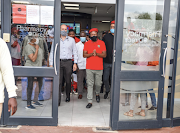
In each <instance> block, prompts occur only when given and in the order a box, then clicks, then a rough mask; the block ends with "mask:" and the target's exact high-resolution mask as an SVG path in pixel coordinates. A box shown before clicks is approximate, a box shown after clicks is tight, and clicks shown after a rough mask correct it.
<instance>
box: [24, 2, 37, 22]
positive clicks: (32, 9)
mask: <svg viewBox="0 0 180 133" xmlns="http://www.w3.org/2000/svg"><path fill="white" fill-rule="evenodd" d="M26 9H27V12H26V13H27V15H26V22H27V24H39V6H34V5H27V6H26Z"/></svg>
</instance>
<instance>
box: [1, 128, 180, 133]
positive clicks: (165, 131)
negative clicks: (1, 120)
mask: <svg viewBox="0 0 180 133" xmlns="http://www.w3.org/2000/svg"><path fill="white" fill-rule="evenodd" d="M95 132H98V133H108V132H109V133H180V127H174V128H162V129H156V130H129V131H96V128H92V127H63V126H61V127H48V126H46V127H33V126H22V127H18V128H14V129H2V128H0V133H95Z"/></svg>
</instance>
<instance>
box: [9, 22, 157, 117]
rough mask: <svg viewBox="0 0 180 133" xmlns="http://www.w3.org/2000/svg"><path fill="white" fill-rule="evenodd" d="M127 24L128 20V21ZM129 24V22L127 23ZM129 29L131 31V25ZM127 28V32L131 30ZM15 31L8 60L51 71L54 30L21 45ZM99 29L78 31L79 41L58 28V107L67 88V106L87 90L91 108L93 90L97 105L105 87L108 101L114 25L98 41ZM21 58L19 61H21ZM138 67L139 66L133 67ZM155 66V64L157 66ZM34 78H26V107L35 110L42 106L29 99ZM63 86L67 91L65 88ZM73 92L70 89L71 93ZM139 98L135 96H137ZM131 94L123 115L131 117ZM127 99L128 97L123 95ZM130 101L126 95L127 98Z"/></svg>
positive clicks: (144, 97)
mask: <svg viewBox="0 0 180 133" xmlns="http://www.w3.org/2000/svg"><path fill="white" fill-rule="evenodd" d="M128 20H129V19H128ZM128 22H129V21H128ZM129 25H131V27H133V26H132V25H133V24H132V23H131V22H129ZM131 27H128V29H129V31H130V30H131V29H132V28H131ZM17 32H18V31H17V30H16V28H14V29H12V36H11V40H12V41H11V43H12V45H11V47H12V48H11V53H12V54H11V57H12V64H13V65H25V66H33V67H42V66H44V65H47V66H49V67H53V55H54V49H53V48H54V43H53V40H54V28H53V27H52V26H49V28H48V30H47V32H46V37H42V36H39V34H38V33H35V34H32V33H31V32H29V33H28V35H27V36H25V37H24V38H23V40H22V41H20V40H19V39H18V33H17ZM98 32H99V31H98V29H97V28H92V29H91V30H89V33H88V34H87V33H85V32H84V31H81V33H80V37H79V38H78V37H76V34H75V31H74V30H73V29H70V30H68V29H67V26H66V25H61V29H60V35H61V36H60V57H58V58H59V59H60V76H59V77H60V83H59V106H60V103H61V96H60V95H62V92H63V91H64V88H66V100H65V101H66V102H70V94H71V93H72V92H75V93H77V94H78V99H82V98H83V89H84V88H86V89H87V101H88V104H87V106H86V108H91V107H92V105H93V104H92V103H93V94H94V93H93V90H94V88H95V94H96V102H98V103H99V102H100V95H99V94H100V92H101V93H102V92H103V88H104V87H105V94H104V99H107V98H108V97H109V93H110V91H111V84H110V83H111V72H112V62H113V43H114V32H115V21H112V22H111V24H110V30H109V31H104V32H103V34H102V40H100V39H98ZM21 56H22V57H21ZM133 65H138V63H136V64H133ZM156 65H158V62H157V63H156ZM34 79H35V77H28V86H27V107H26V109H35V106H43V104H41V103H40V102H38V94H35V96H34V99H33V102H31V96H32V91H33V81H34ZM36 79H37V81H38V85H39V92H40V88H41V87H42V85H43V78H38V77H37V78H36ZM65 85H66V87H65ZM72 88H73V89H72ZM137 94H138V93H137ZM137 94H136V93H132V94H131V103H130V111H128V112H126V113H125V114H124V115H126V116H131V117H132V116H133V110H134V106H135V104H136V99H137V96H138V95H137ZM126 95H127V94H126ZM150 95H151V99H152V103H153V106H152V108H151V110H154V109H156V107H157V106H156V98H155V94H154V93H150ZM127 96H128V98H127V100H128V101H129V95H127ZM146 101H147V94H146V93H142V94H141V105H142V106H141V109H142V110H141V112H138V114H137V115H141V116H145V107H146V104H147V103H146Z"/></svg>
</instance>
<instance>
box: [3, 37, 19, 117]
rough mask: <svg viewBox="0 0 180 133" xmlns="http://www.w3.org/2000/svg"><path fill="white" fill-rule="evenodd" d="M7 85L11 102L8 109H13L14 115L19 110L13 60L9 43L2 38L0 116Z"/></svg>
mask: <svg viewBox="0 0 180 133" xmlns="http://www.w3.org/2000/svg"><path fill="white" fill-rule="evenodd" d="M5 87H6V89H7V92H8V96H9V102H8V111H9V112H10V111H11V109H12V115H13V114H14V113H15V112H16V110H17V101H16V96H17V95H16V89H17V87H16V86H15V81H14V74H13V68H12V61H11V55H10V52H9V49H8V47H7V44H6V43H5V42H4V41H3V40H2V39H1V38H0V117H1V113H2V107H3V103H4V88H5Z"/></svg>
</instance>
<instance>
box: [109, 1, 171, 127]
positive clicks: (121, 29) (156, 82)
mask: <svg viewBox="0 0 180 133" xmlns="http://www.w3.org/2000/svg"><path fill="white" fill-rule="evenodd" d="M116 6H117V8H116V34H115V46H114V47H115V48H114V66H113V80H112V81H113V83H112V84H113V87H112V90H113V93H112V95H111V97H112V99H111V105H112V106H111V127H112V129H113V130H117V129H144V128H161V127H162V108H163V94H164V79H165V66H166V60H165V59H166V54H167V36H166V35H167V34H168V26H169V12H170V0H151V1H149V0H143V1H141V0H121V1H117V5H116ZM117 99H118V100H117Z"/></svg>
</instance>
